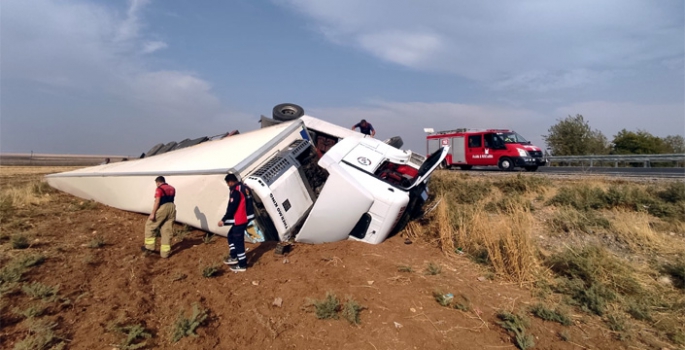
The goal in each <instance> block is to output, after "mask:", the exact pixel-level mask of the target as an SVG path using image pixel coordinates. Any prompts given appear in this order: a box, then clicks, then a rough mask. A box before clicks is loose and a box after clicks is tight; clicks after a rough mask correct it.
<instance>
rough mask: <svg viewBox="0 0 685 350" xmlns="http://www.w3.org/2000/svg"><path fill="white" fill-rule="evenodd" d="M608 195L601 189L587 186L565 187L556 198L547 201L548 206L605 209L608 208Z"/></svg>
mask: <svg viewBox="0 0 685 350" xmlns="http://www.w3.org/2000/svg"><path fill="white" fill-rule="evenodd" d="M606 201H607V200H606V195H605V193H604V191H603V190H602V189H601V188H599V187H591V186H588V185H586V184H580V185H575V186H573V187H570V186H564V187H562V188H560V189H559V191H558V192H557V194H556V195H554V197H552V198H550V199H549V200H548V201H547V205H556V206H569V207H572V208H575V209H578V210H590V209H604V208H606V207H607V202H606Z"/></svg>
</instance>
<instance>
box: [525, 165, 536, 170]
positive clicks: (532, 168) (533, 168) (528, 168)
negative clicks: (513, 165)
mask: <svg viewBox="0 0 685 350" xmlns="http://www.w3.org/2000/svg"><path fill="white" fill-rule="evenodd" d="M537 170H538V166H537V165H531V166H527V167H526V171H537Z"/></svg>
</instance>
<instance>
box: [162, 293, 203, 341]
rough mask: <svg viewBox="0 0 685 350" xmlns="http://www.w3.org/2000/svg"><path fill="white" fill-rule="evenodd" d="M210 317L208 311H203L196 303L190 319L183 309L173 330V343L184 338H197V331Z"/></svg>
mask: <svg viewBox="0 0 685 350" xmlns="http://www.w3.org/2000/svg"><path fill="white" fill-rule="evenodd" d="M208 316H209V315H208V310H206V309H201V308H200V307H198V306H197V304H195V303H194V304H193V314H192V315H191V316H190V318H186V316H185V313H184V311H183V309H181V311H180V312H179V314H178V317H177V318H176V322H174V325H173V327H172V329H171V341H172V342H173V343H176V342H178V341H179V340H181V338H183V337H188V336H190V337H197V333H195V330H196V329H197V328H198V327H200V326H201V325H202V323H203V322H204V321H205V320H206V319H207V317H208Z"/></svg>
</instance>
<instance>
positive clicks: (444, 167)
mask: <svg viewBox="0 0 685 350" xmlns="http://www.w3.org/2000/svg"><path fill="white" fill-rule="evenodd" d="M438 168H440V169H449V168H448V167H447V161H446V160H443V161H442V162H440V165H439V166H438Z"/></svg>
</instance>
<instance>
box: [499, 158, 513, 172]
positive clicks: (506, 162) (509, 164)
mask: <svg viewBox="0 0 685 350" xmlns="http://www.w3.org/2000/svg"><path fill="white" fill-rule="evenodd" d="M497 166H498V167H499V168H500V169H502V170H506V171H512V170H514V161H512V160H511V158H509V157H502V158H500V159H499V162H497Z"/></svg>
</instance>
